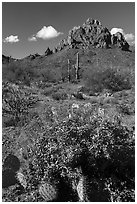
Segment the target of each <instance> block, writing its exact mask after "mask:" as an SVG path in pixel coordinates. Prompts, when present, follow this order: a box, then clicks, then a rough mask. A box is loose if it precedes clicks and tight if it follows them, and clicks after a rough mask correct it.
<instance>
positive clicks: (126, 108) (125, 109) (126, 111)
mask: <svg viewBox="0 0 137 204" xmlns="http://www.w3.org/2000/svg"><path fill="white" fill-rule="evenodd" d="M119 110H120V112H121V113H122V114H124V115H131V114H132V110H131V107H130V106H129V105H128V104H120V105H119Z"/></svg>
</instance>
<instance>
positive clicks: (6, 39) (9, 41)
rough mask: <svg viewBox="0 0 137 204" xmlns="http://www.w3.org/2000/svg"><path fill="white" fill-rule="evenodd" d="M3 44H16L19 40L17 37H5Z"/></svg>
mask: <svg viewBox="0 0 137 204" xmlns="http://www.w3.org/2000/svg"><path fill="white" fill-rule="evenodd" d="M3 42H5V43H16V42H19V38H18V36H17V35H10V36H9V37H6V38H5V39H4V40H3Z"/></svg>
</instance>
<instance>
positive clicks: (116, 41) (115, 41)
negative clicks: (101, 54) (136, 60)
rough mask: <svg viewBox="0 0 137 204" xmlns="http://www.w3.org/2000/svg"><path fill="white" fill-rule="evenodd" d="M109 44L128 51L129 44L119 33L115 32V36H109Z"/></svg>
mask: <svg viewBox="0 0 137 204" xmlns="http://www.w3.org/2000/svg"><path fill="white" fill-rule="evenodd" d="M111 43H112V45H116V46H118V47H119V48H121V49H122V50H125V51H126V50H129V44H128V43H127V41H126V40H125V38H124V36H123V35H122V33H120V32H117V33H116V34H113V35H112V36H111Z"/></svg>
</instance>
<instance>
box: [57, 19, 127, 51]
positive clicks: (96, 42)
mask: <svg viewBox="0 0 137 204" xmlns="http://www.w3.org/2000/svg"><path fill="white" fill-rule="evenodd" d="M90 45H92V46H93V47H95V48H109V47H111V46H112V45H115V46H117V47H119V48H121V49H122V50H128V49H129V44H128V43H127V42H126V40H125V39H124V36H123V35H122V33H119V32H118V33H116V34H115V35H111V33H110V31H109V30H108V29H107V28H106V27H103V26H102V24H101V22H100V21H98V20H94V19H92V18H88V19H87V20H86V22H85V23H84V24H83V25H82V26H77V27H76V26H75V27H74V28H73V29H72V30H70V31H69V34H68V37H67V38H66V39H64V40H61V42H60V43H59V45H58V46H57V47H56V48H55V49H54V53H55V52H58V51H61V50H62V49H64V48H65V47H68V48H75V49H77V48H82V49H86V48H88V47H89V46H90Z"/></svg>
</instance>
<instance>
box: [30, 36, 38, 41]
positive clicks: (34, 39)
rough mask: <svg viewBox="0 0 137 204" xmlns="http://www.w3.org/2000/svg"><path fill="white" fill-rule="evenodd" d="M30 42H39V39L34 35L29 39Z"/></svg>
mask: <svg viewBox="0 0 137 204" xmlns="http://www.w3.org/2000/svg"><path fill="white" fill-rule="evenodd" d="M28 41H37V38H36V37H35V36H34V35H33V36H32V37H30V38H28Z"/></svg>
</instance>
